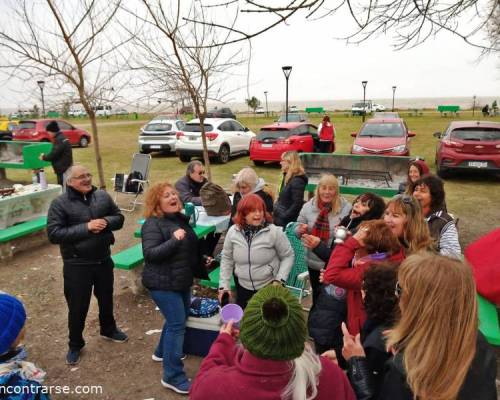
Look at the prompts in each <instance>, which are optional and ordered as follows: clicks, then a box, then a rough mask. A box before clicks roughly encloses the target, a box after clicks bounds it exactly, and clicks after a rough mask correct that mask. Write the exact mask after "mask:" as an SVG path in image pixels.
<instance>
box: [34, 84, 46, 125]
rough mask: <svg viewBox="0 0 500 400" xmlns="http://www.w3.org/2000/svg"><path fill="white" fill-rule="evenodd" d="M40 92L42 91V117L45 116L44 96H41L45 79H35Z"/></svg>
mask: <svg viewBox="0 0 500 400" xmlns="http://www.w3.org/2000/svg"><path fill="white" fill-rule="evenodd" d="M36 83H38V87H39V88H40V92H42V117H45V98H44V97H43V88H44V87H45V81H37V82H36Z"/></svg>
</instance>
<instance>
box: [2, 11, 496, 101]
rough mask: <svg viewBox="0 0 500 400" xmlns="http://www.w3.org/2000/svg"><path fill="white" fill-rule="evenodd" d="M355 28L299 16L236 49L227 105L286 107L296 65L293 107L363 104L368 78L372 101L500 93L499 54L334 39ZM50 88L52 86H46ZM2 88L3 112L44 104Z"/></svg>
mask: <svg viewBox="0 0 500 400" xmlns="http://www.w3.org/2000/svg"><path fill="white" fill-rule="evenodd" d="M0 3H1V1H0ZM245 18H246V20H244V21H243V22H244V23H245V24H246V25H247V26H248V27H253V25H256V24H254V23H255V22H256V21H257V20H258V19H259V18H262V17H261V16H255V14H254V15H251V16H248V17H245ZM259 21H260V19H259ZM352 27H353V26H352V22H351V20H350V19H349V18H347V17H346V16H345V15H342V14H341V13H340V14H337V15H335V16H333V17H326V18H323V19H320V20H317V21H313V22H308V21H306V20H305V19H304V18H303V17H296V18H294V19H293V20H292V21H291V22H290V23H288V24H281V25H279V26H278V27H276V28H274V29H272V30H271V31H268V32H266V33H264V34H263V35H261V36H258V37H257V38H255V39H253V40H252V43H251V52H249V47H248V44H246V43H245V42H242V43H241V44H238V45H236V47H235V48H238V46H239V47H241V48H242V50H243V52H244V53H245V54H247V55H248V54H250V56H249V57H248V60H249V61H248V63H245V64H244V65H242V66H240V67H239V68H236V69H235V70H234V73H233V74H232V76H231V77H230V79H228V80H227V82H226V88H225V89H226V90H227V91H231V92H232V93H231V94H230V95H229V96H228V97H227V98H226V100H227V102H230V103H235V102H238V103H239V102H244V99H246V98H248V97H251V96H256V97H257V98H259V99H260V100H261V101H263V100H264V94H263V93H264V91H267V92H268V100H269V101H270V102H279V101H283V99H284V96H285V78H284V75H283V72H282V70H281V67H282V66H283V65H291V66H292V67H293V69H292V73H291V76H290V80H289V98H290V102H291V103H293V102H294V101H305V100H340V99H361V98H362V97H363V88H362V85H361V81H363V80H367V81H368V84H367V88H366V98H367V99H380V98H384V99H388V98H391V96H392V86H397V96H398V97H401V98H414V97H458V96H464V97H465V96H470V97H472V96H473V95H477V96H478V97H481V96H498V95H500V58H499V56H498V53H497V55H490V56H489V57H484V58H480V50H478V49H476V48H474V47H472V46H470V45H467V44H466V43H464V42H463V41H462V40H461V39H460V38H458V37H457V36H453V35H452V34H450V33H447V32H442V33H440V34H439V35H437V36H436V37H434V38H430V39H429V40H427V41H426V42H425V43H424V44H422V45H420V46H418V47H416V48H414V49H409V50H399V51H395V50H394V48H393V47H392V45H391V44H392V39H391V36H390V34H389V35H387V36H381V37H377V38H373V39H369V40H367V41H366V42H364V43H362V44H360V45H347V44H346V43H345V42H344V41H342V40H338V39H336V37H340V36H342V35H345V34H346V33H348V32H350V31H351V29H352ZM247 71H250V75H249V78H248V80H247ZM46 85H49V86H50V82H49V81H48V80H47V84H46ZM1 86H2V90H1V91H0V111H1V110H9V109H17V108H18V107H19V106H20V107H21V108H30V107H32V105H33V104H35V103H37V104H38V103H39V102H40V92H39V89H38V87H37V86H36V82H35V81H34V82H19V81H18V80H16V79H9V80H5V79H4V80H2V81H1ZM125 97H127V98H129V99H130V98H132V97H133V96H125ZM135 104H136V101H135V100H131V102H130V104H129V107H128V108H129V109H134V108H135ZM133 105H134V106H133Z"/></svg>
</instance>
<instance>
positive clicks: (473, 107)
mask: <svg viewBox="0 0 500 400" xmlns="http://www.w3.org/2000/svg"><path fill="white" fill-rule="evenodd" d="M475 109H476V95H474V96H473V97H472V116H474V110H475Z"/></svg>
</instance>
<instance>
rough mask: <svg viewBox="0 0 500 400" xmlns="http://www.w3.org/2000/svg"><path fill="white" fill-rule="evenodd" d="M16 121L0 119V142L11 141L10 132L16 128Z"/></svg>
mask: <svg viewBox="0 0 500 400" xmlns="http://www.w3.org/2000/svg"><path fill="white" fill-rule="evenodd" d="M18 124H19V123H18V121H9V120H8V119H0V140H12V132H13V131H15V130H16V129H17V128H18Z"/></svg>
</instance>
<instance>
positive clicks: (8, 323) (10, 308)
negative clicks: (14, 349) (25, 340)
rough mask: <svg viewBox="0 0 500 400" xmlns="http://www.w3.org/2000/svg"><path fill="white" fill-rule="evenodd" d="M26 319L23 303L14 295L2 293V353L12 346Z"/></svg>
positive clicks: (0, 327)
mask: <svg viewBox="0 0 500 400" xmlns="http://www.w3.org/2000/svg"><path fill="white" fill-rule="evenodd" d="M25 321H26V311H25V310H24V306H23V303H21V302H20V301H19V300H18V299H16V298H15V297H14V296H11V295H9V294H6V293H1V294H0V354H4V353H6V352H7V351H9V349H10V348H11V346H12V344H13V343H14V341H15V340H16V339H17V337H18V336H19V333H20V332H21V330H22V329H23V326H24V323H25Z"/></svg>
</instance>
